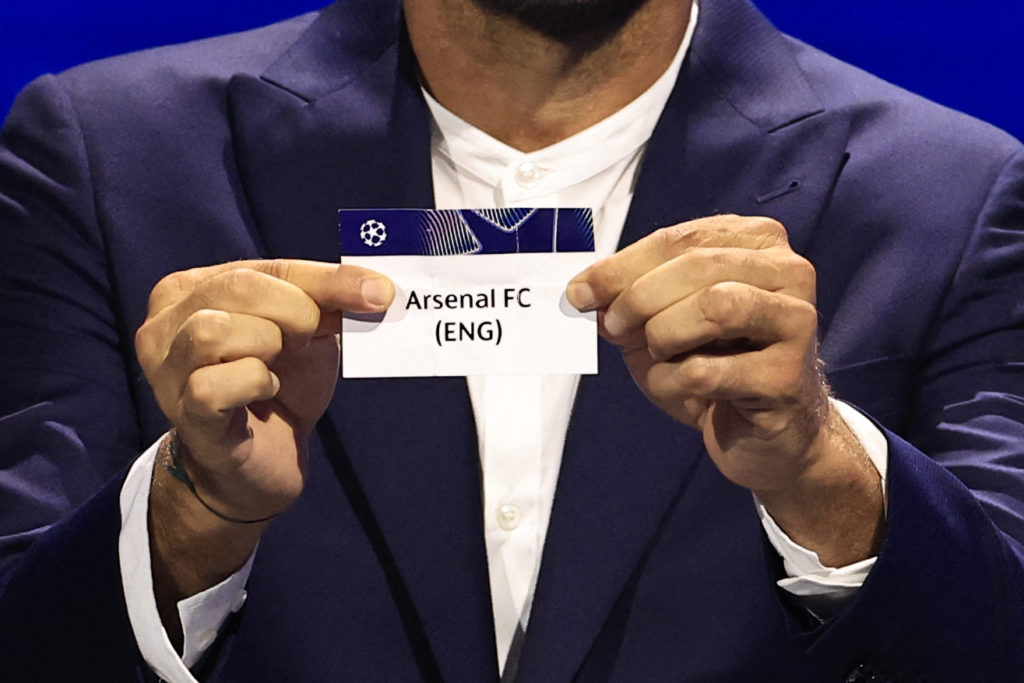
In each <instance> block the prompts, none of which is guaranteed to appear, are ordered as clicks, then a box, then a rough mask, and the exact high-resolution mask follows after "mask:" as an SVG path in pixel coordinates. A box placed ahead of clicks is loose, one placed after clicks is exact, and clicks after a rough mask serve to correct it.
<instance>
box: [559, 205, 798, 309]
mask: <svg viewBox="0 0 1024 683" xmlns="http://www.w3.org/2000/svg"><path fill="white" fill-rule="evenodd" d="M788 244H789V241H788V239H787V237H786V230H785V228H783V227H782V224H781V223H779V222H778V221H775V220H773V219H771V218H764V217H760V216H755V217H745V216H709V217H707V218H698V219H696V220H692V221H687V222H686V223H680V224H678V225H673V226H670V227H666V228H661V229H659V230H656V231H654V232H652V233H651V234H650V235H647V236H646V237H644V238H643V239H640V240H638V241H636V242H634V243H633V244H630V245H629V246H627V247H626V248H625V249H623V250H622V251H619V252H617V253H615V254H612V255H611V256H609V257H608V258H605V259H602V260H600V261H598V262H597V263H595V264H594V265H592V266H591V267H589V268H587V269H586V270H584V271H583V272H582V273H580V274H579V275H577V276H576V277H574V278H573V279H572V281H571V282H570V283H569V286H568V288H567V291H566V293H567V295H568V297H569V302H570V303H571V304H572V305H573V306H575V307H576V308H578V309H579V310H582V311H590V310H595V309H598V308H604V307H605V306H607V305H608V304H610V303H611V302H612V301H613V300H614V299H615V297H617V296H618V295H619V294H620V293H621V292H622V291H623V290H624V289H625V288H626V287H628V286H629V285H630V284H632V283H633V281H634V280H636V279H637V278H639V277H640V276H641V275H644V274H645V273H647V272H649V271H651V270H653V269H655V268H657V267H658V266H660V265H661V264H663V263H665V262H666V261H670V260H672V259H674V258H675V257H677V256H679V255H680V254H683V253H685V252H687V251H689V250H691V249H698V248H701V247H735V248H743V249H770V248H772V247H778V246H783V245H785V246H788Z"/></svg>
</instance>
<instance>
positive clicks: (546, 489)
mask: <svg viewBox="0 0 1024 683" xmlns="http://www.w3.org/2000/svg"><path fill="white" fill-rule="evenodd" d="M697 15H698V9H697V6H696V4H694V6H693V11H692V16H691V21H690V25H689V27H688V29H687V32H686V35H685V36H684V38H683V41H682V43H681V44H680V46H679V50H678V52H677V54H676V56H675V58H674V59H673V61H672V64H671V66H670V67H669V68H668V70H667V71H666V72H665V73H664V74H663V75H662V76H661V77H660V78H659V79H658V81H657V82H656V83H654V85H652V86H651V87H650V88H649V89H648V90H647V91H645V92H644V93H643V94H641V95H640V96H639V97H638V98H637V99H635V100H634V101H633V102H631V103H630V104H628V105H626V107H624V108H623V109H621V110H619V111H618V112H616V113H615V114H613V115H611V116H610V117H608V118H606V119H604V120H603V121H600V122H598V123H597V124H595V125H594V126H591V127H590V128H588V129H586V130H584V131H582V132H580V133H578V134H576V135H573V136H572V137H570V138H568V139H566V140H563V141H561V142H558V143H556V144H554V145H551V146H550V147H547V148H545V149H542V150H539V151H536V152H531V153H529V154H524V153H522V152H519V151H517V150H515V149H513V148H511V147H509V146H507V145H505V144H503V143H502V142H500V141H498V140H496V139H494V138H492V137H490V136H489V135H487V134H486V133H484V132H483V131H481V130H479V129H477V128H474V127H473V126H471V125H470V124H468V123H466V122H465V121H463V120H461V119H459V118H458V117H457V116H455V115H454V114H453V113H451V112H449V111H448V110H446V109H445V108H444V107H442V106H441V105H440V104H439V103H438V102H436V101H435V100H434V99H433V98H432V97H430V95H429V94H428V93H426V92H424V96H425V98H426V100H427V105H428V107H429V109H430V112H431V115H432V117H433V123H434V126H433V134H432V139H431V159H432V173H433V181H434V199H435V202H436V205H437V207H438V208H503V207H570V208H571V207H590V208H592V209H593V210H594V222H595V230H596V234H595V244H596V252H597V257H598V258H600V257H603V256H608V255H610V254H612V253H613V252H614V251H615V247H616V245H617V243H618V240H619V237H620V235H621V233H622V228H623V224H624V222H625V218H626V214H627V212H628V209H629V204H630V201H631V200H632V196H633V185H634V182H635V179H636V175H637V172H638V169H639V167H640V164H641V162H642V158H643V151H644V148H645V146H646V144H647V141H648V139H649V138H650V136H651V134H652V132H653V130H654V127H655V125H656V124H657V121H658V118H659V117H660V115H661V112H662V110H663V109H664V107H665V103H666V102H667V100H668V97H669V95H670V93H671V91H672V88H673V86H674V85H675V81H676V78H677V76H678V73H679V69H680V66H681V64H682V63H683V60H684V59H685V56H686V52H687V49H688V47H689V43H690V40H691V38H692V35H693V31H694V28H695V26H696V23H697ZM578 381H579V377H578V376H576V375H544V376H528V375H511V376H510V375H489V376H473V377H467V383H468V387H469V393H470V399H471V402H472V405H473V412H474V416H475V420H476V428H477V435H478V440H479V451H480V458H481V471H482V473H483V494H484V496H483V497H484V534H485V540H486V547H487V558H488V566H489V571H490V585H491V596H492V602H493V609H494V619H495V638H496V644H497V649H498V663H499V664H500V665H503V664H504V662H505V660H506V657H507V655H508V652H509V649H510V647H511V644H512V639H513V637H514V634H515V631H516V628H517V626H521V628H522V629H523V630H525V628H526V626H527V624H528V622H529V616H530V606H531V604H532V600H533V592H534V588H535V586H536V580H537V575H538V571H539V568H540V558H541V552H542V549H543V547H544V539H545V536H546V533H547V527H548V521H549V519H550V515H551V507H552V502H553V499H554V493H555V485H556V483H557V479H558V471H559V466H560V464H561V457H562V448H563V445H564V441H565V435H566V430H567V428H568V423H569V416H570V412H571V408H572V403H573V400H574V397H575V393H576V387H577V384H578ZM636 400H638V401H640V400H646V399H644V398H643V396H642V395H640V394H639V392H638V393H637V397H636ZM835 405H836V406H837V408H838V409H839V410H840V414H841V415H842V416H843V418H844V419H845V420H846V421H847V423H848V424H849V425H850V426H851V428H852V429H853V430H854V432H855V433H856V434H857V436H858V438H860V440H861V442H862V443H863V444H864V445H865V447H866V449H867V450H868V453H869V456H870V457H871V459H872V462H873V463H874V464H875V466H876V468H878V470H879V473H880V475H881V477H882V479H883V481H884V476H885V465H886V462H885V461H886V455H887V452H886V451H887V449H886V444H885V440H884V437H883V436H882V435H881V433H880V432H878V430H877V429H876V428H875V427H874V425H872V424H871V422H870V421H869V420H868V419H867V418H865V417H864V416H863V415H861V414H860V413H858V412H857V411H856V410H854V409H852V408H850V407H849V406H846V405H844V404H842V403H840V402H835ZM155 454H156V446H155V445H154V447H152V448H150V449H149V450H148V451H147V452H146V453H145V454H144V455H143V456H142V457H141V458H140V459H139V461H138V462H137V463H136V464H135V466H133V468H132V471H131V473H130V474H129V477H128V480H127V481H126V482H125V485H124V487H123V489H122V493H121V511H122V520H123V526H122V532H121V539H120V550H121V560H120V561H121V569H122V575H123V581H124V587H125V595H126V600H127V603H128V612H129V617H130V619H131V622H132V627H133V629H134V631H135V635H136V639H137V640H138V642H139V646H140V649H141V651H142V654H143V657H144V658H145V659H146V661H147V662H148V663H149V664H150V666H151V667H153V669H154V670H155V671H156V673H157V674H158V675H160V676H161V677H162V678H164V679H165V680H168V681H172V682H173V683H186V682H188V683H192V682H193V681H195V679H194V678H193V677H192V675H191V674H190V673H189V671H188V668H187V667H188V666H191V665H192V664H194V663H195V662H196V661H197V660H198V659H199V657H200V656H201V655H202V653H203V651H205V649H206V648H207V647H209V645H210V644H211V643H212V642H213V640H214V638H215V635H216V633H217V631H218V629H219V628H220V626H221V625H222V624H223V622H224V620H225V619H226V618H227V616H228V615H229V614H230V612H231V611H234V610H237V609H239V608H241V606H242V604H243V603H244V600H245V590H244V585H245V581H246V579H247V578H248V574H249V571H250V568H251V564H252V558H250V560H249V563H247V564H246V566H245V567H243V568H242V569H241V570H240V571H239V572H237V573H236V574H234V575H233V576H231V577H229V578H228V579H227V580H225V581H224V582H222V583H221V584H219V585H217V586H214V587H213V588H210V589H208V590H206V591H203V592H202V593H200V594H198V595H195V596H192V597H190V598H187V599H186V600H183V601H181V602H180V603H179V605H178V611H179V614H180V615H181V619H182V626H183V630H184V634H185V652H184V656H183V657H179V656H178V655H177V653H176V652H175V651H174V649H173V648H172V647H171V644H170V641H169V639H168V638H167V636H166V634H165V633H164V630H163V628H162V626H161V624H160V619H159V616H158V614H157V612H156V603H155V600H154V598H153V590H152V578H151V575H150V569H149V566H150V565H149V540H148V532H147V526H146V519H147V507H148V495H149V481H150V473H151V471H152V466H153V461H154V458H155ZM755 503H756V501H755ZM757 511H758V514H759V515H760V517H761V520H762V523H763V525H764V528H765V531H766V533H767V535H768V538H769V540H770V541H771V543H772V544H773V546H774V547H775V548H776V550H777V551H778V552H779V554H780V555H781V556H782V558H783V560H784V565H785V568H786V571H787V573H788V574H789V577H790V578H787V579H783V580H782V581H780V582H779V585H780V586H781V587H783V588H784V589H786V590H789V591H791V592H793V593H794V594H797V595H823V594H838V595H842V594H844V593H847V592H850V591H852V590H855V589H856V588H857V587H859V586H860V585H861V583H863V580H864V578H865V577H866V576H867V573H868V571H869V570H870V568H871V566H873V564H874V559H873V558H872V559H869V560H866V561H864V562H860V563H857V564H855V565H851V566H849V567H842V568H838V569H834V568H828V567H824V566H823V565H822V564H821V562H820V560H819V559H818V556H817V555H816V554H815V553H813V552H811V551H809V550H807V549H805V548H802V547H801V546H799V545H797V544H796V543H794V542H793V541H792V540H791V539H789V538H788V537H787V536H786V534H785V533H784V532H783V531H782V530H781V529H779V527H778V526H777V525H776V524H775V522H774V520H772V519H771V517H770V516H768V514H767V513H766V512H765V510H764V508H763V506H761V505H759V504H757Z"/></svg>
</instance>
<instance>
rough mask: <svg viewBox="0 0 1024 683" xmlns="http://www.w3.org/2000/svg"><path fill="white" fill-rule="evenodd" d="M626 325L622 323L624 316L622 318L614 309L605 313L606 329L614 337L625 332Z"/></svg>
mask: <svg viewBox="0 0 1024 683" xmlns="http://www.w3.org/2000/svg"><path fill="white" fill-rule="evenodd" d="M623 328H624V325H623V324H622V318H620V317H619V316H618V315H617V314H616V313H615V311H614V310H610V311H608V312H607V313H605V314H604V329H605V330H607V331H608V334H610V335H611V336H613V337H617V336H619V335H620V334H622V332H623Z"/></svg>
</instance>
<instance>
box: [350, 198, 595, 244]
mask: <svg viewBox="0 0 1024 683" xmlns="http://www.w3.org/2000/svg"><path fill="white" fill-rule="evenodd" d="M338 232H339V234H340V236H341V253H342V255H343V256H452V255H456V254H517V253H547V252H571V251H593V250H594V216H593V213H592V212H591V210H590V209H525V208H514V209H341V210H340V211H338Z"/></svg>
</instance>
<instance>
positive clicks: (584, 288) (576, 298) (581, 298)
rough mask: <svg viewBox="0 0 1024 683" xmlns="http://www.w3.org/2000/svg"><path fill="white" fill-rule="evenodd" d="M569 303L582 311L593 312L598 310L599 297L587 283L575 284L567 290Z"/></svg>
mask: <svg viewBox="0 0 1024 683" xmlns="http://www.w3.org/2000/svg"><path fill="white" fill-rule="evenodd" d="M565 294H566V296H567V297H568V298H569V303H571V304H572V305H573V306H575V307H576V309H577V310H580V311H592V310H594V309H595V308H597V297H595V296H594V290H593V289H591V288H590V285H588V284H587V283H586V282H574V283H572V284H570V285H569V286H568V287H567V288H566V290H565Z"/></svg>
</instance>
